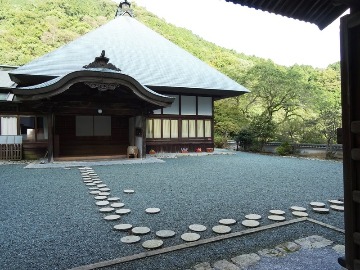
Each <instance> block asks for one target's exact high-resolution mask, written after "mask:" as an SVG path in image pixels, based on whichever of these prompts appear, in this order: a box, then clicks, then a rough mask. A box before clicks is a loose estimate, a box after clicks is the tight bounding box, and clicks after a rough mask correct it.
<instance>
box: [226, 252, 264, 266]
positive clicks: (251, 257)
mask: <svg viewBox="0 0 360 270" xmlns="http://www.w3.org/2000/svg"><path fill="white" fill-rule="evenodd" d="M231 261H232V262H233V263H235V264H236V265H237V266H239V267H240V269H248V268H249V266H251V265H254V264H256V263H257V262H258V261H260V256H259V255H257V254H256V253H250V254H243V255H239V256H236V257H234V258H231Z"/></svg>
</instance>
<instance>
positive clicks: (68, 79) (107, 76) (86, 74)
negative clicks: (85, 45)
mask: <svg viewBox="0 0 360 270" xmlns="http://www.w3.org/2000/svg"><path fill="white" fill-rule="evenodd" d="M79 82H93V83H116V84H119V85H123V86H126V87H128V88H130V89H131V90H132V91H133V93H134V94H135V95H137V96H138V97H139V98H140V99H143V100H145V101H147V102H149V103H152V104H154V105H157V106H162V107H168V106H170V105H171V104H172V102H173V100H174V98H172V97H168V96H165V95H162V94H159V93H156V92H155V91H153V90H152V89H149V88H147V87H146V86H143V85H141V84H140V83H139V82H138V81H137V80H135V79H134V78H132V77H130V76H128V75H125V74H122V73H120V72H113V71H110V70H109V72H104V71H101V72H100V71H98V70H91V69H83V70H79V71H74V72H71V73H69V74H67V75H65V76H63V77H56V78H54V79H52V80H50V81H46V82H43V83H41V84H37V85H32V86H27V87H17V88H9V90H11V92H12V93H14V94H16V95H17V96H18V97H19V98H22V99H23V100H37V99H44V98H49V97H51V96H54V95H58V94H60V93H62V92H65V91H67V90H68V89H69V88H70V86H71V85H74V84H75V83H79Z"/></svg>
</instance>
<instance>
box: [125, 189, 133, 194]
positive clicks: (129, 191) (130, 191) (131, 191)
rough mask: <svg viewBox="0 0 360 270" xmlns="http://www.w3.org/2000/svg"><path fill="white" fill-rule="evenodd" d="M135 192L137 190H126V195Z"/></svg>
mask: <svg viewBox="0 0 360 270" xmlns="http://www.w3.org/2000/svg"><path fill="white" fill-rule="evenodd" d="M134 192H135V190H133V189H124V193H127V194H132V193H134Z"/></svg>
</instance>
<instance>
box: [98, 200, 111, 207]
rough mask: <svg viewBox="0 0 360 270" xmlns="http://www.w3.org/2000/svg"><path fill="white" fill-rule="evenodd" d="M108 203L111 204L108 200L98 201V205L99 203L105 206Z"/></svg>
mask: <svg viewBox="0 0 360 270" xmlns="http://www.w3.org/2000/svg"><path fill="white" fill-rule="evenodd" d="M108 204H109V202H108V201H98V202H96V205H98V206H105V205H108Z"/></svg>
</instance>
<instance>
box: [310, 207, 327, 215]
mask: <svg viewBox="0 0 360 270" xmlns="http://www.w3.org/2000/svg"><path fill="white" fill-rule="evenodd" d="M313 211H314V212H316V213H320V214H328V213H329V212H330V210H329V209H328V208H324V207H314V208H313Z"/></svg>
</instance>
